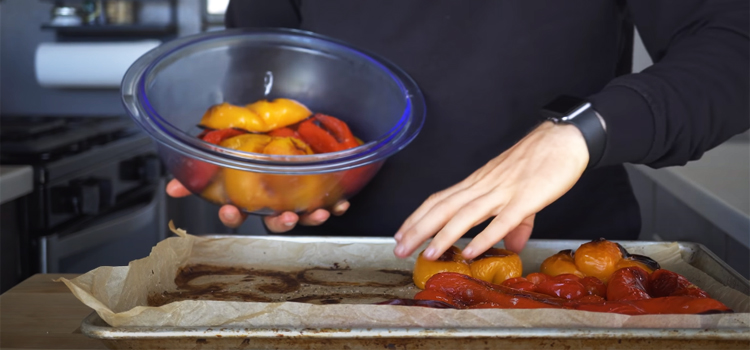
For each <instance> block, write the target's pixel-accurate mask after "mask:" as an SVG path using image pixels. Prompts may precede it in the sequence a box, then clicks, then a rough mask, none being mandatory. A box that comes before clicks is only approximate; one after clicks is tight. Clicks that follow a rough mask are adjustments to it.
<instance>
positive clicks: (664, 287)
mask: <svg viewBox="0 0 750 350" xmlns="http://www.w3.org/2000/svg"><path fill="white" fill-rule="evenodd" d="M648 292H649V294H651V296H653V297H654V298H658V297H665V296H680V295H683V296H692V297H697V298H708V293H706V292H704V291H703V290H702V289H700V288H698V286H696V285H694V284H692V283H690V281H688V280H687V278H685V277H683V276H681V275H679V274H677V273H674V272H672V271H669V270H664V269H658V270H656V271H654V272H653V273H652V274H651V275H649V277H648Z"/></svg>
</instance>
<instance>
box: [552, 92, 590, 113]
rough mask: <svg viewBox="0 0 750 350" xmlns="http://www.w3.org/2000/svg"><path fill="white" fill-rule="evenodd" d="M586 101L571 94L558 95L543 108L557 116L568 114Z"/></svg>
mask: <svg viewBox="0 0 750 350" xmlns="http://www.w3.org/2000/svg"><path fill="white" fill-rule="evenodd" d="M584 103H586V101H584V100H583V99H580V98H578V97H572V96H559V97H557V98H556V99H554V100H553V101H552V102H550V103H548V104H547V105H546V106H544V110H546V111H548V112H552V113H554V114H556V115H557V116H558V117H563V116H566V115H570V114H571V113H573V112H575V111H576V110H577V109H578V108H580V107H581V105H583V104H584Z"/></svg>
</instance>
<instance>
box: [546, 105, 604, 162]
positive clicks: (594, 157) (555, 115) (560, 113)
mask: <svg viewBox="0 0 750 350" xmlns="http://www.w3.org/2000/svg"><path fill="white" fill-rule="evenodd" d="M541 113H542V116H544V117H545V118H546V119H547V120H550V121H552V122H553V123H555V124H573V125H575V126H576V127H577V128H578V130H580V131H581V134H583V138H584V139H585V140H586V147H588V149H589V164H588V166H587V167H586V169H590V168H592V167H594V166H595V165H596V164H598V163H599V161H600V160H601V159H602V156H603V155H604V146H605V145H606V144H607V132H606V130H605V129H604V121H603V120H601V117H599V115H597V114H596V111H595V110H594V108H593V107H592V106H591V103H590V102H588V101H586V100H585V99H582V98H578V97H572V96H558V97H557V98H555V99H554V100H553V101H552V102H550V103H548V104H547V105H545V106H544V107H543V108H542V110H541Z"/></svg>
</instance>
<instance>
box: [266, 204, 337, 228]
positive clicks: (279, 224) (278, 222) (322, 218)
mask: <svg viewBox="0 0 750 350" xmlns="http://www.w3.org/2000/svg"><path fill="white" fill-rule="evenodd" d="M347 209H349V202H347V201H343V202H340V203H338V204H336V205H335V206H334V208H333V209H332V210H333V211H334V213H338V214H337V215H341V214H343V213H344V212H346V210H347ZM330 217H331V212H329V211H328V210H325V209H318V210H315V211H314V212H312V213H309V214H302V215H301V216H300V215H297V214H295V213H292V212H290V211H287V212H284V213H281V215H277V216H266V217H264V218H263V221H264V222H265V223H266V227H268V230H269V231H271V232H273V233H284V232H288V231H290V230H291V229H293V228H294V227H295V226H296V225H297V224H300V225H305V226H319V225H322V224H323V223H324V222H326V220H328V219H329V218H330Z"/></svg>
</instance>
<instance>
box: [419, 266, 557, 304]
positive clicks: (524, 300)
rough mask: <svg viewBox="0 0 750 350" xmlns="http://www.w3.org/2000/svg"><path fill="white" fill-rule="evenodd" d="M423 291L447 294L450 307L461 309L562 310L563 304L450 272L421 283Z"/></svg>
mask: <svg viewBox="0 0 750 350" xmlns="http://www.w3.org/2000/svg"><path fill="white" fill-rule="evenodd" d="M425 290H434V291H438V292H440V293H442V295H447V296H448V297H450V298H451V302H452V304H453V305H457V306H459V307H463V308H474V307H481V308H487V307H495V308H509V309H510V308H513V309H538V308H562V306H563V305H564V303H565V300H564V299H561V298H556V297H551V296H548V295H544V294H540V293H534V292H524V291H519V290H515V289H512V288H509V287H506V286H503V285H498V284H492V283H488V282H485V281H482V280H479V279H476V278H473V277H471V276H468V275H465V274H459V273H453V272H443V273H439V274H436V275H434V276H432V278H430V279H429V280H428V281H427V283H426V284H425Z"/></svg>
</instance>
